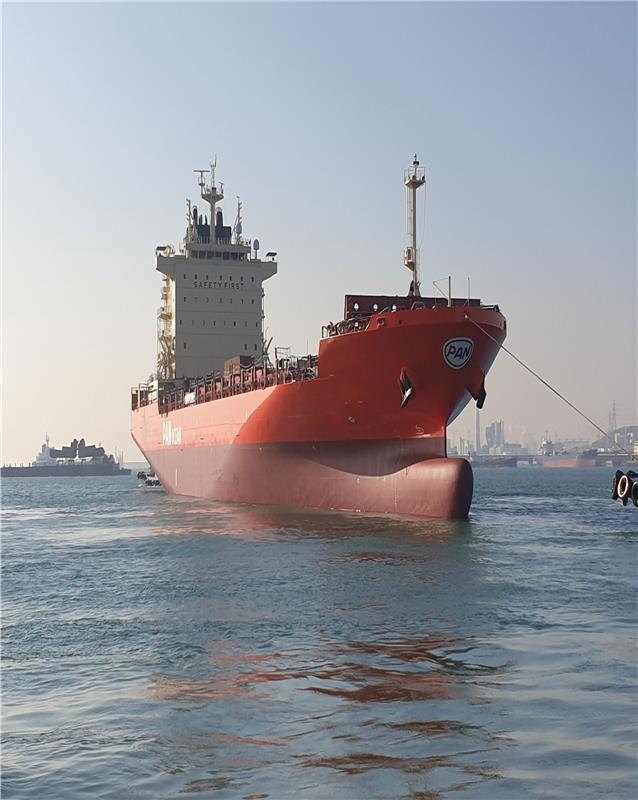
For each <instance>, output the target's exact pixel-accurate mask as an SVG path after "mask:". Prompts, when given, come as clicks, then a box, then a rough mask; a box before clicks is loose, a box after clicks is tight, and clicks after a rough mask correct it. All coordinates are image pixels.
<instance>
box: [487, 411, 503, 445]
mask: <svg viewBox="0 0 638 800" xmlns="http://www.w3.org/2000/svg"><path fill="white" fill-rule="evenodd" d="M485 441H486V442H487V446H488V448H489V452H490V453H492V452H493V451H494V452H496V451H500V448H501V447H502V446H503V445H504V444H505V423H504V422H503V420H502V419H500V420H498V422H493V423H492V424H491V425H488V426H487V428H485Z"/></svg>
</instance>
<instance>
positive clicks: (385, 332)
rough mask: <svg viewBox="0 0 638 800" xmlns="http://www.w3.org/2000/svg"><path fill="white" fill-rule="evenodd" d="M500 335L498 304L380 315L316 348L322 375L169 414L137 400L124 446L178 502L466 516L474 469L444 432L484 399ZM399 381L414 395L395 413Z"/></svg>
mask: <svg viewBox="0 0 638 800" xmlns="http://www.w3.org/2000/svg"><path fill="white" fill-rule="evenodd" d="M461 337H465V338H466V339H471V340H472V342H473V351H472V355H471V358H470V359H469V360H468V361H467V363H465V364H463V365H462V366H461V367H459V368H455V367H453V366H450V365H449V364H448V363H446V362H445V360H444V357H443V352H444V348H445V346H446V343H447V342H449V341H450V340H452V339H455V338H461ZM504 338H505V319H504V318H503V316H502V315H501V314H500V312H499V311H498V310H495V309H485V308H471V309H470V308H465V307H462V306H455V307H449V308H435V309H415V310H410V311H397V312H394V313H385V314H383V313H381V314H377V315H375V316H373V317H372V318H371V319H370V322H369V324H368V327H367V329H366V330H364V331H353V332H351V333H345V334H341V335H339V336H334V337H330V338H327V339H323V340H322V341H321V342H320V348H319V373H318V377H317V378H315V379H313V380H300V381H295V382H293V383H289V384H279V385H276V386H271V387H269V388H266V389H257V390H254V391H250V392H245V393H240V394H236V395H234V396H231V397H225V398H223V399H217V400H213V401H209V402H206V403H199V404H196V405H190V406H186V407H183V408H179V409H176V410H173V411H170V412H168V413H166V414H160V413H159V410H158V406H157V403H152V404H150V405H145V406H140V407H138V408H135V409H134V411H133V413H132V434H133V438H134V439H135V441H136V443H137V444H138V446H139V447H140V449H141V450H142V452H143V453H144V455H145V456H146V458H147V460H148V461H149V463H150V464H151V466H152V467H153V469H154V470H155V472H156V474H157V475H158V476H159V477H160V479H161V481H162V484H163V485H164V486H165V487H166V489H167V490H168V491H169V492H174V493H177V494H185V495H191V496H195V497H205V498H209V499H214V500H224V501H234V502H243V503H258V504H273V505H283V506H297V507H303V506H305V507H314V508H333V509H343V510H351V511H369V512H374V513H393V514H394V513H396V514H413V515H422V516H429V517H439V518H456V517H464V516H466V515H467V513H468V510H469V507H470V504H471V500H472V492H473V476H472V469H471V467H470V465H469V464H468V462H467V461H466V460H465V459H448V458H446V445H445V436H446V429H447V425H448V423H449V422H450V421H451V420H452V419H454V418H455V417H456V416H457V415H458V414H459V413H460V411H461V410H462V409H463V407H464V406H465V405H466V404H467V403H468V401H469V400H470V399H471V398H472V397H474V398H475V399H476V398H478V397H480V396H481V392H482V390H483V387H484V381H485V375H486V373H487V372H488V370H489V368H490V366H491V364H492V362H493V360H494V358H495V356H496V354H497V352H498V349H499V346H500V343H501V342H502V341H503V339H504ZM403 373H405V374H407V375H408V376H409V379H410V382H411V384H412V387H413V392H412V394H411V396H410V398H409V401H408V402H407V403H406V404H404V405H403V406H402V403H401V400H402V398H401V392H400V390H399V386H398V380H399V376H400V374H403ZM167 425H169V426H170V430H169V435H168V438H167V427H166V426H167ZM176 431H179V433H178V434H175V432H176ZM171 436H172V439H171V438H170V437H171ZM167 440H168V441H171V442H175V443H170V444H167V443H166V442H167Z"/></svg>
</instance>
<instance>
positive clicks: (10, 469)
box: [0, 436, 131, 478]
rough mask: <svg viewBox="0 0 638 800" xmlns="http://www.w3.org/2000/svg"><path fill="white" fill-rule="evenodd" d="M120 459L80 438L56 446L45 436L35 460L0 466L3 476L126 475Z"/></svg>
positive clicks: (0, 473) (129, 472)
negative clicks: (16, 464)
mask: <svg viewBox="0 0 638 800" xmlns="http://www.w3.org/2000/svg"><path fill="white" fill-rule="evenodd" d="M130 474H131V470H130V469H125V468H124V467H122V465H121V461H117V460H116V459H115V457H114V456H112V455H107V454H106V453H105V451H104V448H103V447H100V446H96V445H93V444H88V445H87V444H86V442H85V441H84V439H80V441H79V442H78V440H77V439H74V440H73V441H72V442H71V444H70V445H68V446H66V447H62V448H60V449H59V450H56V449H55V448H53V447H49V437H48V436H47V437H46V441H45V442H44V444H43V445H42V447H41V449H40V452H39V453H38V454H37V456H36V458H35V461H33V462H31V464H29V465H28V466H3V467H2V469H1V471H0V475H1V476H2V477H3V478H51V477H64V478H71V477H84V476H95V475H130Z"/></svg>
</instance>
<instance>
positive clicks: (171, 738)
mask: <svg viewBox="0 0 638 800" xmlns="http://www.w3.org/2000/svg"><path fill="white" fill-rule="evenodd" d="M169 505H170V506H171V509H172V510H171V516H172V515H173V514H175V512H176V511H177V512H178V513H179V512H180V510H183V513H182V514H180V516H181V521H182V525H181V526H180V529H179V531H178V534H179V536H178V537H177V538H178V539H179V538H180V537H182V536H190V537H192V536H193V535H195V536H197V535H199V536H200V537H201V546H202V547H203V548H206V549H208V548H209V547H210V546H211V545H212V544H213V542H219V544H220V545H221V546H222V549H226V547H228V548H230V550H232V551H233V553H234V556H233V561H232V563H233V568H232V569H233V571H234V575H233V576H232V577H231V575H229V569H230V566H229V562H227V561H226V560H225V559H224V558H223V557H221V556H220V558H219V559H215V563H211V561H209V562H208V563H209V565H210V566H209V568H208V569H207V568H205V567H204V566H203V565H202V567H201V569H200V568H196V570H195V573H194V574H193V575H192V583H193V586H194V587H195V594H196V595H197V596H198V597H199V598H200V600H201V602H192V603H191V604H190V605H189V609H188V620H189V622H190V624H192V625H193V629H192V630H191V631H190V636H187V635H186V633H183V634H182V635H181V636H180V644H179V645H175V644H174V643H173V649H172V650H170V651H169V652H167V653H165V654H163V658H162V660H164V659H166V660H167V662H168V663H167V664H166V667H165V669H163V670H161V671H159V672H157V673H156V675H155V677H154V678H153V679H152V681H151V683H150V685H149V687H148V691H147V693H146V695H145V697H146V699H147V700H150V701H152V702H155V703H157V705H158V708H160V709H162V710H163V714H164V719H163V722H162V725H161V729H162V730H161V731H160V738H159V740H158V745H157V746H158V747H159V748H160V749H161V753H162V759H163V761H164V762H165V766H164V768H165V769H166V771H168V772H169V773H171V774H176V772H177V771H185V772H188V773H189V776H190V777H191V778H192V780H191V781H189V782H188V784H186V785H185V786H183V788H182V791H185V792H206V791H210V792H213V791H219V790H222V789H224V790H227V791H229V792H231V793H232V792H238V793H239V794H237V796H241V797H264V798H265V797H269V798H279V797H288V796H290V797H292V796H293V795H292V794H290V795H288V794H286V793H285V792H283V793H282V784H281V777H280V774H279V771H280V770H282V769H284V770H285V771H286V773H287V774H288V775H289V777H290V776H291V775H294V776H295V777H294V778H292V777H290V779H291V780H294V785H295V789H296V790H297V791H300V793H299V794H298V795H297V796H305V795H304V792H303V791H301V789H302V788H303V787H306V791H307V795H308V796H309V797H313V798H324V797H326V798H327V797H353V798H355V797H386V796H396V794H392V793H391V792H392V790H396V787H397V780H398V781H399V783H400V784H401V785H403V786H408V787H409V786H413V787H414V789H413V790H410V791H408V793H406V794H401V795H400V796H401V797H414V798H417V797H424V796H428V797H437V796H439V795H438V794H436V793H433V794H427V795H423V794H422V792H423V791H424V790H425V788H426V786H428V785H429V784H430V783H431V781H432V780H444V781H445V782H446V783H447V784H448V785H450V783H453V784H454V785H456V786H458V787H464V788H468V787H471V786H474V785H475V784H476V783H477V782H483V781H486V780H488V779H492V778H494V777H498V770H497V767H496V766H495V762H494V759H493V758H492V757H491V753H492V751H494V750H495V749H498V748H500V747H502V746H503V744H504V741H503V740H502V739H500V738H499V737H498V736H497V735H495V733H494V732H493V729H494V726H493V725H488V726H486V725H485V720H486V717H488V718H489V713H488V714H486V708H485V706H486V705H489V704H488V701H487V699H486V697H485V695H484V692H483V688H482V686H483V684H489V683H490V682H491V681H493V680H494V679H495V678H497V677H498V676H500V675H501V674H502V673H503V672H506V671H507V667H506V666H505V665H504V664H503V663H494V653H493V651H492V652H491V655H490V657H488V656H487V652H486V651H485V650H484V649H483V645H482V644H481V638H480V636H479V635H478V634H479V631H478V630H475V631H474V632H473V633H472V634H470V635H467V636H465V637H464V638H461V637H459V636H450V635H448V634H447V633H446V632H445V629H446V628H447V627H448V625H449V623H447V621H446V620H445V619H444V609H443V605H444V604H447V606H448V610H449V601H450V597H449V595H450V585H451V582H452V581H453V580H457V581H461V582H462V585H463V590H464V592H465V593H467V596H471V595H472V594H475V593H476V592H477V591H479V577H478V574H477V572H480V566H478V565H477V562H475V561H472V559H471V558H470V557H469V550H468V546H469V544H470V537H468V536H467V533H468V531H469V529H470V527H471V523H470V522H467V521H457V522H451V521H441V520H438V521H437V520H414V521H407V522H406V521H401V520H394V519H387V518H375V517H367V518H362V517H360V516H354V515H338V514H328V513H316V514H312V513H302V512H299V511H294V510H291V511H286V510H280V509H276V510H271V509H261V508H250V509H247V508H237V507H231V506H223V505H215V504H209V503H206V502H205V501H190V502H189V503H187V502H185V501H180V500H179V499H177V498H170V499H169ZM167 523H168V525H167V530H166V532H168V531H169V530H170V532H171V533H172V534H175V532H176V526H175V524H174V520H173V521H172V522H168V520H167ZM211 536H212V537H213V538H212V539H211ZM424 537H426V538H424ZM207 542H208V544H207ZM426 543H427V547H426V546H425V544H426ZM213 546H214V545H213ZM255 548H257V550H256V549H255ZM215 587H218V588H217V589H216V588H215ZM444 598H447V599H444ZM462 606H463V600H462V598H459V614H460V616H461V618H462V617H463V610H462ZM184 619H186V617H185V618H184ZM179 624H180V623H179V621H176V625H179ZM427 628H431V630H432V631H433V632H432V634H424V633H423V630H424V629H427ZM400 631H404V632H407V633H403V634H402V633H400ZM166 709H170V711H169V712H167V711H166ZM185 714H186V715H187V716H186V717H184V716H183V715H185ZM180 719H182V722H179V720H180ZM184 720H188V726H187V728H184ZM176 730H183V735H182V736H179V735H176V734H175V732H176ZM198 770H201V771H202V772H207V773H208V775H207V776H205V775H202V776H197V775H196V773H197V772H198ZM291 770H292V773H291ZM353 781H354V783H353ZM370 781H373V783H370ZM291 786H292V784H291ZM372 786H374V787H377V788H376V789H375V790H374V791H373V790H372V788H371V787H372ZM384 787H385V788H384ZM322 792H323V793H322ZM375 792H376V793H375ZM388 792H390V793H388Z"/></svg>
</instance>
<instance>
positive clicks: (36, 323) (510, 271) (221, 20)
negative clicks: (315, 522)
mask: <svg viewBox="0 0 638 800" xmlns="http://www.w3.org/2000/svg"><path fill="white" fill-rule="evenodd" d="M636 9H637V6H636V4H635V3H600V4H598V3H515V2H512V3H478V2H477V3H405V4H399V3H370V4H367V3H352V4H346V3H320V4H314V3H289V4H282V3H279V4H274V3H257V4H253V3H228V4H227V3H193V4H186V3H140V4H131V3H105V4H92V3H89V4H53V3H47V4H28V3H19V4H12V3H4V4H3V6H2V40H3V41H2V49H3V56H2V59H3V61H2V75H3V86H2V89H3V94H2V98H3V100H2V112H3V114H2V118H3V122H2V134H3V151H2V192H3V197H2V199H3V209H2V225H3V228H2V289H3V306H2V401H3V403H2V406H3V413H2V435H3V453H2V456H3V461H4V462H16V461H29V460H31V459H32V458H33V456H34V455H35V453H36V451H37V450H38V449H39V445H40V443H41V442H42V441H43V438H44V434H45V432H46V431H48V432H49V435H50V436H51V438H52V441H53V443H54V444H57V445H61V444H62V443H64V442H68V441H69V440H70V439H72V438H73V437H74V436H77V437H78V438H79V437H81V436H84V437H85V438H86V439H87V441H98V440H99V441H101V442H102V444H103V445H105V447H107V448H108V449H109V450H112V449H114V448H118V449H123V450H124V454H125V457H126V458H128V459H133V460H141V456H140V455H139V453H138V451H137V449H136V448H135V446H134V444H133V443H132V441H131V439H130V435H129V389H130V386H131V385H133V384H136V383H138V382H140V381H143V380H145V379H146V377H147V376H148V375H149V373H150V372H151V371H153V370H154V369H155V359H156V345H155V339H156V312H157V307H158V305H159V300H160V287H161V281H160V275H159V274H158V273H156V272H155V265H154V250H155V246H156V245H158V244H166V243H168V242H172V243H174V244H177V243H178V242H179V241H180V240H181V238H182V237H183V235H184V227H185V199H186V197H191V198H193V199H196V197H197V191H196V189H197V187H196V185H195V176H194V174H193V172H192V170H193V169H196V168H201V167H205V166H207V164H208V161H209V160H210V159H211V158H212V157H213V156H214V155H215V154H217V156H218V171H217V176H218V178H219V179H221V180H223V181H224V183H225V189H226V197H227V201H226V203H225V208H226V210H227V214H230V215H233V214H234V205H235V196H236V195H240V196H241V199H242V202H243V205H244V233H245V235H247V236H248V237H251V238H254V237H258V238H259V239H260V241H261V244H262V252H266V251H267V250H276V251H277V252H278V254H279V256H278V259H279V274H278V275H277V276H276V277H275V278H273V279H271V280H270V281H268V282H267V283H266V325H267V331H268V336H269V337H270V336H272V337H273V344H277V345H281V346H287V345H289V346H291V347H292V350H293V352H297V353H302V352H306V351H307V349H310V350H311V351H315V352H316V349H317V344H318V339H319V336H320V334H321V325H322V323H325V322H327V321H328V320H333V321H335V320H337V319H340V318H341V313H342V304H343V295H344V294H345V293H346V292H360V293H388V294H390V293H405V292H406V290H407V287H408V283H409V274H408V271H407V270H406V269H405V267H404V266H403V263H402V256H403V249H404V247H405V245H406V244H407V239H406V234H405V197H404V193H405V189H404V187H403V169H404V168H405V167H406V166H408V165H409V163H410V162H411V160H412V157H413V154H414V153H415V151H416V152H417V153H418V155H419V158H420V160H421V163H422V165H424V166H425V168H426V175H427V179H428V184H427V188H426V191H427V203H426V204H425V205H426V208H425V215H424V214H423V213H421V212H423V210H424V205H423V195H422V194H420V196H419V201H420V202H421V206H420V212H419V226H420V233H422V234H423V238H422V255H421V264H422V291H423V293H424V294H428V293H430V289H431V281H432V280H436V279H440V278H443V277H445V276H447V275H448V274H451V275H452V280H453V291H454V293H456V294H459V295H464V294H465V293H466V292H467V279H468V276H469V277H470V279H471V291H472V295H473V296H480V297H481V298H482V299H483V300H484V301H485V302H488V303H498V304H499V305H500V307H501V310H502V311H503V313H504V314H505V315H506V317H507V321H508V339H507V341H506V345H507V346H508V347H509V348H510V349H511V350H513V351H514V352H515V353H516V354H517V355H518V356H519V357H520V358H521V359H522V360H524V361H525V362H527V363H529V364H530V366H531V367H532V368H533V369H535V370H536V371H538V372H540V374H541V375H542V376H543V377H544V378H545V379H546V380H548V381H549V382H550V383H552V384H554V385H555V386H556V387H557V388H558V389H559V391H560V392H561V393H562V394H564V395H565V396H566V397H567V398H568V399H570V400H571V401H572V402H573V403H574V404H575V405H577V406H578V407H579V408H581V409H582V410H583V411H584V412H585V413H586V414H587V415H588V416H590V417H592V418H593V419H594V420H596V421H597V422H598V424H600V425H602V427H603V428H606V427H607V422H608V414H609V410H610V407H611V404H612V401H614V400H615V401H616V407H617V417H618V424H619V425H620V424H635V423H636V422H637V411H636V395H637V384H636V365H637V329H636V301H637V291H636V282H637V276H636V211H637V209H636V68H637V64H636V21H637V19H636ZM421 191H423V190H421ZM423 219H425V226H423ZM486 388H487V394H488V396H487V402H486V405H485V408H484V411H483V413H482V419H481V422H482V425H483V426H484V425H486V424H488V423H489V422H491V421H493V420H496V419H503V420H505V422H506V423H507V424H512V425H514V424H516V425H519V426H521V427H523V428H525V429H527V430H528V431H534V432H536V433H537V434H538V435H542V433H543V432H544V431H545V430H549V431H550V432H551V433H556V434H559V433H560V434H562V435H565V436H572V437H581V436H582V437H587V438H592V439H593V438H596V436H597V434H596V431H595V430H593V429H592V428H591V426H589V425H587V424H586V423H585V422H583V421H582V420H581V419H580V418H579V417H578V416H577V415H576V414H575V413H574V412H573V411H571V410H570V409H569V408H568V407H567V406H565V405H564V404H562V403H561V402H560V401H559V400H558V399H557V398H556V397H555V396H554V395H552V394H551V393H550V392H549V391H548V390H547V389H546V388H544V387H543V386H542V385H541V384H539V383H538V382H537V381H535V380H534V379H533V378H532V377H530V376H529V375H528V374H527V373H526V372H524V371H523V370H522V369H521V367H520V366H518V365H517V364H516V363H515V362H514V361H513V360H512V359H511V358H510V357H509V356H508V355H507V354H506V353H501V354H500V355H499V357H498V359H497V361H496V363H495V365H494V367H493V368H492V370H491V372H490V374H489V375H488V379H487V387H486ZM452 430H453V433H455V434H456V435H459V434H461V435H465V433H466V432H467V433H470V432H471V435H472V436H473V430H474V405H473V404H471V406H470V408H469V410H466V411H465V412H464V414H463V415H462V416H461V417H460V419H459V420H458V421H457V422H456V423H455V425H454V426H453V429H452Z"/></svg>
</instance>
